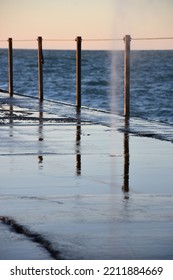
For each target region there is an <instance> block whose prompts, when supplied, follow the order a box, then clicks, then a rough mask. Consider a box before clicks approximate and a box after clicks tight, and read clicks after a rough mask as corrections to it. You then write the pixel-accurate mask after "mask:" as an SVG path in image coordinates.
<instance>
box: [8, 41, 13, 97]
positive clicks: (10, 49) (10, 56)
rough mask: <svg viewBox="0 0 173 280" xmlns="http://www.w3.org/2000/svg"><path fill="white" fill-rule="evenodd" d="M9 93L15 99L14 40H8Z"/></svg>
mask: <svg viewBox="0 0 173 280" xmlns="http://www.w3.org/2000/svg"><path fill="white" fill-rule="evenodd" d="M8 92H9V95H10V97H13V43H12V38H8Z"/></svg>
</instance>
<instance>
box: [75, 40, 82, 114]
mask: <svg viewBox="0 0 173 280" xmlns="http://www.w3.org/2000/svg"><path fill="white" fill-rule="evenodd" d="M76 42H77V47H76V107H77V109H80V108H81V45H82V38H81V37H80V36H78V37H77V38H76Z"/></svg>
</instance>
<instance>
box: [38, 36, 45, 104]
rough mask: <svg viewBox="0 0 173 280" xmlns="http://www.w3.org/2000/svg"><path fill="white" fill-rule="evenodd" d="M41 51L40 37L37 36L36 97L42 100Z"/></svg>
mask: <svg viewBox="0 0 173 280" xmlns="http://www.w3.org/2000/svg"><path fill="white" fill-rule="evenodd" d="M43 63H44V61H43V52H42V37H38V98H39V100H40V102H42V101H43Z"/></svg>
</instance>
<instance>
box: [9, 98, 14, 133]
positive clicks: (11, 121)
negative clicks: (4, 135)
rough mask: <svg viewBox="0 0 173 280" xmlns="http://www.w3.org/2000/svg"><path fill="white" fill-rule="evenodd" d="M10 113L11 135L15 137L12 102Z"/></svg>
mask: <svg viewBox="0 0 173 280" xmlns="http://www.w3.org/2000/svg"><path fill="white" fill-rule="evenodd" d="M9 109H10V112H9V113H10V115H9V121H10V137H13V105H11V104H10V108H9Z"/></svg>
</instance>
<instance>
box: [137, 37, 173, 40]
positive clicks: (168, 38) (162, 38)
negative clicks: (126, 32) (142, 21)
mask: <svg viewBox="0 0 173 280" xmlns="http://www.w3.org/2000/svg"><path fill="white" fill-rule="evenodd" d="M171 39H173V37H155V38H132V40H171Z"/></svg>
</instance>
